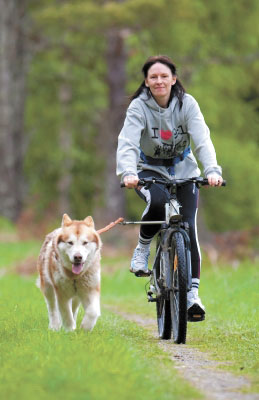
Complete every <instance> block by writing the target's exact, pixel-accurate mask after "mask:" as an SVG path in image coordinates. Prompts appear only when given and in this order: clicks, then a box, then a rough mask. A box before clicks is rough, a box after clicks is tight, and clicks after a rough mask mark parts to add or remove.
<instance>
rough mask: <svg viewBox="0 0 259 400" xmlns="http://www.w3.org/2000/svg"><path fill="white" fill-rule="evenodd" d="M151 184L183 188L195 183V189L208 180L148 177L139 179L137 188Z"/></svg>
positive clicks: (207, 183) (224, 183)
mask: <svg viewBox="0 0 259 400" xmlns="http://www.w3.org/2000/svg"><path fill="white" fill-rule="evenodd" d="M153 183H160V184H162V185H165V186H167V187H171V186H183V185H186V184H187V183H195V184H196V186H197V187H200V186H207V185H209V182H208V179H207V178H202V177H196V178H186V179H172V180H169V179H165V178H155V177H150V178H142V179H139V181H138V185H139V186H149V185H152V184H153ZM226 184H227V182H226V181H225V180H223V182H222V185H221V186H226ZM120 186H121V187H125V183H121V184H120Z"/></svg>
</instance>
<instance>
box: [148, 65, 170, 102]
mask: <svg viewBox="0 0 259 400" xmlns="http://www.w3.org/2000/svg"><path fill="white" fill-rule="evenodd" d="M175 82H176V76H174V75H173V74H172V72H171V70H170V68H169V67H168V66H167V65H165V64H161V63H159V62H157V63H155V64H153V65H152V66H151V67H150V68H149V70H148V74H147V78H146V79H145V84H146V86H147V87H149V89H150V91H151V93H152V95H153V97H154V98H155V100H156V102H157V103H158V104H159V105H160V106H161V107H167V104H168V100H169V97H170V93H171V87H172V86H173V85H174V84H175Z"/></svg>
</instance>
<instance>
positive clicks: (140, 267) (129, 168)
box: [117, 56, 223, 319]
mask: <svg viewBox="0 0 259 400" xmlns="http://www.w3.org/2000/svg"><path fill="white" fill-rule="evenodd" d="M142 72H143V74H144V81H143V82H142V84H141V85H140V87H139V88H138V89H137V91H136V92H135V94H134V95H133V96H132V98H131V103H130V105H129V107H128V110H127V115H126V119H125V122H124V126H123V128H122V130H121V132H120V135H119V139H118V149H117V174H118V175H121V179H122V181H123V182H124V183H125V186H126V187H127V188H135V189H136V192H137V193H138V194H139V196H140V197H141V198H142V199H144V200H145V202H146V203H147V206H146V208H145V210H144V213H143V215H142V220H143V221H145V220H151V221H154V220H163V219H164V217H165V216H164V204H165V201H166V197H167V196H166V193H165V189H163V188H162V187H160V185H157V184H154V185H152V186H151V188H150V189H149V190H146V189H145V188H139V187H138V180H139V178H143V177H149V176H155V177H166V178H170V179H174V178H175V179H178V178H191V177H195V176H196V177H197V176H200V170H199V168H198V165H197V162H196V159H195V157H194V155H193V153H192V151H191V148H190V139H192V142H193V144H194V150H195V154H196V155H197V157H198V159H199V160H200V162H201V164H202V165H203V168H204V175H205V176H206V177H207V178H208V181H209V184H210V185H211V186H220V185H221V184H222V181H223V179H222V177H221V167H220V166H219V165H218V164H217V159H216V153H215V150H214V147H213V144H212V142H211V139H210V132H209V129H208V127H207V125H206V124H205V121H204V118H203V115H202V113H201V111H200V108H199V106H198V103H197V102H196V100H195V99H194V98H193V97H192V96H191V95H189V94H186V93H185V90H184V88H183V86H182V84H181V82H180V80H179V79H178V77H177V74H176V67H175V65H174V64H173V62H172V60H171V59H170V58H169V57H167V56H154V57H150V58H149V59H148V60H147V61H146V63H145V64H144V66H143V68H142ZM198 196H199V193H198V189H197V188H196V186H195V185H194V184H192V183H190V184H189V185H186V186H183V187H182V188H180V189H179V190H178V198H179V201H180V203H181V205H182V210H181V213H182V215H183V220H184V221H186V222H188V223H189V226H190V240H191V260H192V289H191V291H190V292H188V315H189V316H190V317H191V316H192V315H193V314H199V313H200V314H205V308H204V306H203V304H202V303H201V300H200V298H199V296H198V288H199V283H200V266H201V256H200V248H199V243H198V238H197V229H196V216H197V209H198ZM159 229H160V227H159V226H158V225H141V227H140V233H139V240H138V245H137V247H136V249H135V251H134V254H133V258H132V260H131V268H130V271H131V272H134V273H136V272H138V273H139V272H142V273H143V274H145V273H147V272H148V257H149V252H150V251H149V249H150V243H151V241H152V238H153V237H154V235H155V234H156V233H157V232H158V231H159ZM203 319H204V318H203Z"/></svg>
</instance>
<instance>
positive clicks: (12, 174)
mask: <svg viewBox="0 0 259 400" xmlns="http://www.w3.org/2000/svg"><path fill="white" fill-rule="evenodd" d="M25 6H26V0H0V10H1V12H0V159H1V163H0V176H1V186H0V214H1V215H3V216H5V217H7V218H9V219H11V220H16V218H17V217H18V215H19V213H20V211H21V207H22V202H23V192H24V187H23V185H24V177H23V156H24V150H25V137H24V104H25V76H26V43H25V33H24V31H25Z"/></svg>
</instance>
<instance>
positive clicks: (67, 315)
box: [57, 294, 76, 331]
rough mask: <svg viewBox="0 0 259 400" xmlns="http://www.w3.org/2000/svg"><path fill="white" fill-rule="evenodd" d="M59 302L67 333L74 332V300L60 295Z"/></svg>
mask: <svg viewBox="0 0 259 400" xmlns="http://www.w3.org/2000/svg"><path fill="white" fill-rule="evenodd" d="M57 300H58V308H59V312H60V315H61V319H62V324H63V327H64V329H65V330H66V331H74V330H75V329H76V322H75V320H74V317H73V313H72V300H71V299H67V298H65V297H64V296H61V295H60V294H58V296H57Z"/></svg>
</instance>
